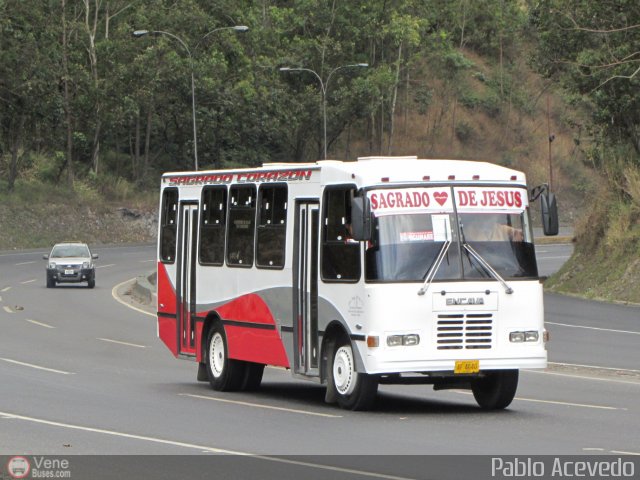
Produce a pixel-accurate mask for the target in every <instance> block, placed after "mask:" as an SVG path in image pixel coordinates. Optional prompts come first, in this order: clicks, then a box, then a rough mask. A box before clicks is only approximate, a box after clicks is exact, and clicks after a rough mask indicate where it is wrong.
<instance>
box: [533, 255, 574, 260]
mask: <svg viewBox="0 0 640 480" xmlns="http://www.w3.org/2000/svg"><path fill="white" fill-rule="evenodd" d="M537 258H538V260H563V259H567V258H571V255H561V256H559V257H537Z"/></svg>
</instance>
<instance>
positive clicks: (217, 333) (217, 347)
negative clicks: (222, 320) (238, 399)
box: [207, 324, 245, 392]
mask: <svg viewBox="0 0 640 480" xmlns="http://www.w3.org/2000/svg"><path fill="white" fill-rule="evenodd" d="M244 367H245V363H244V362H241V361H239V360H233V359H230V358H229V350H228V348H227V336H226V335H225V333H224V327H223V326H222V325H220V324H216V325H215V326H214V327H213V328H212V329H211V330H210V331H209V335H208V336H207V376H208V377H209V383H210V384H211V387H212V388H213V389H214V390H218V391H221V392H229V391H233V390H238V389H240V388H241V387H242V383H243V381H244V379H245V371H244Z"/></svg>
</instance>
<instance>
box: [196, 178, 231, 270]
mask: <svg viewBox="0 0 640 480" xmlns="http://www.w3.org/2000/svg"><path fill="white" fill-rule="evenodd" d="M210 190H220V191H224V194H225V205H224V225H223V226H222V228H223V229H224V235H223V241H222V262H220V263H209V262H203V261H202V256H201V255H202V232H203V230H204V228H203V227H204V224H203V222H204V218H205V215H204V212H205V210H204V195H205V192H207V191H210ZM199 208H200V222H199V223H200V224H199V226H198V264H199V265H200V266H203V267H223V266H224V265H225V260H226V255H227V228H228V223H227V222H228V218H229V189H228V188H227V186H226V185H205V186H204V187H202V190H201V192H200V205H199Z"/></svg>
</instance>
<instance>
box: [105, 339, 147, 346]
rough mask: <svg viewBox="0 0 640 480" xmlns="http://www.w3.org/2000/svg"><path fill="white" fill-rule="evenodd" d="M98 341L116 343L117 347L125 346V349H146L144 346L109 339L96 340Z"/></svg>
mask: <svg viewBox="0 0 640 480" xmlns="http://www.w3.org/2000/svg"><path fill="white" fill-rule="evenodd" d="M98 340H102V341H103V342H109V343H117V344H118V345H126V346H127V347H136V348H147V347H146V346H145V345H138V344H136V343H129V342H121V341H119V340H111V339H110V338H98Z"/></svg>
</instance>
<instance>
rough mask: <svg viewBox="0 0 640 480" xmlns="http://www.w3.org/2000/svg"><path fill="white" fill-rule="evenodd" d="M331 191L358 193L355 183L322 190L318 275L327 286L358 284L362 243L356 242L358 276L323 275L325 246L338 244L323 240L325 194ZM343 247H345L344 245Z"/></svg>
mask: <svg viewBox="0 0 640 480" xmlns="http://www.w3.org/2000/svg"><path fill="white" fill-rule="evenodd" d="M332 190H342V191H351V192H353V194H354V195H355V194H356V193H357V192H358V186H357V185H356V184H355V183H341V184H333V185H326V186H325V187H324V189H323V190H322V194H321V196H320V198H321V199H322V205H321V207H322V208H321V215H320V229H319V230H320V255H319V261H320V265H319V267H320V268H319V269H318V270H319V273H320V279H321V280H322V282H323V283H328V284H333V283H351V284H356V283H359V282H360V281H361V280H362V271H363V268H362V246H361V243H362V242H358V245H357V247H358V275H357V277H355V278H346V279H344V278H327V277H325V275H324V268H323V267H324V257H325V245H326V244H331V243H334V244H338V242H336V241H334V242H327V241H326V240H325V238H326V234H327V225H326V224H325V218H326V215H327V208H328V207H329V205H328V204H329V202H328V201H327V198H326V197H327V193H328V192H330V191H332ZM345 206H347V204H345ZM348 207H349V208H350V207H351V205H350V204H348ZM345 213H346V212H345ZM345 225H346V219H345ZM345 246H347V245H346V244H345Z"/></svg>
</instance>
